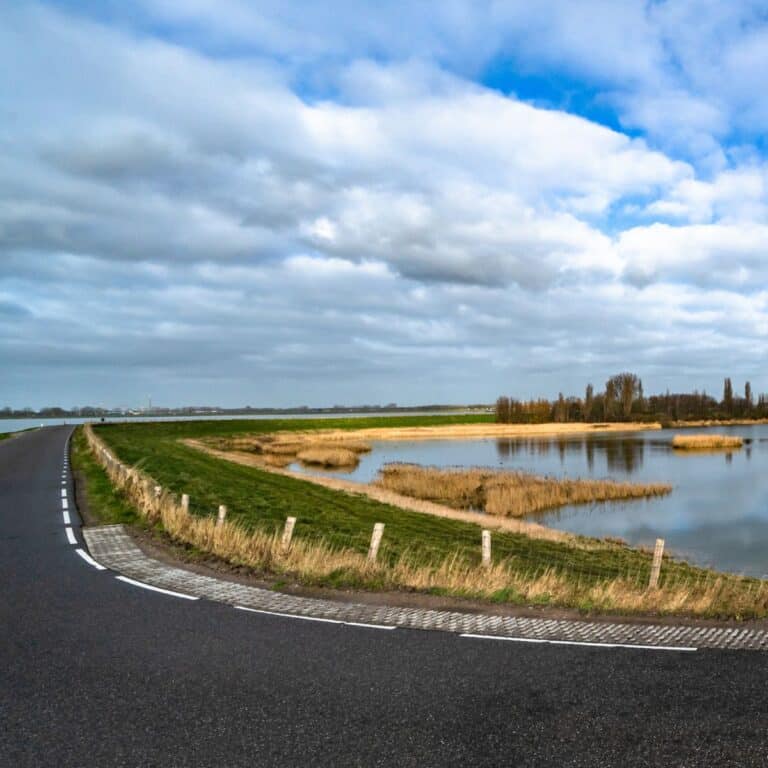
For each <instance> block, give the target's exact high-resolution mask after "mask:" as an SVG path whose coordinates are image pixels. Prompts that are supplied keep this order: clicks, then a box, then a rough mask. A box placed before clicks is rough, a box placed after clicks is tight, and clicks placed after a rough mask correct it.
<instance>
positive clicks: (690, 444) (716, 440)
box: [672, 435, 744, 451]
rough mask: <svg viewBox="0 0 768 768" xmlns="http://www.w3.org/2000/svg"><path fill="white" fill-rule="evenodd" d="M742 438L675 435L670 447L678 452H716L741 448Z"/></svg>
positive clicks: (732, 436)
mask: <svg viewBox="0 0 768 768" xmlns="http://www.w3.org/2000/svg"><path fill="white" fill-rule="evenodd" d="M743 444H744V441H743V440H742V438H740V437H737V436H734V435H675V436H674V437H673V438H672V447H673V448H674V449H675V450H678V451H717V450H733V449H734V448H741V446H742V445H743Z"/></svg>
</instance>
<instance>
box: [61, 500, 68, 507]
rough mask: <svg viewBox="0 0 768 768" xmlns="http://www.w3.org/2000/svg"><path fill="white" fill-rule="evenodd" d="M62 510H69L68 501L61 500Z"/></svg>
mask: <svg viewBox="0 0 768 768" xmlns="http://www.w3.org/2000/svg"><path fill="white" fill-rule="evenodd" d="M61 508H62V509H69V502H68V501H67V500H66V499H62V500H61Z"/></svg>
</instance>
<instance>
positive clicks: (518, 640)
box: [460, 634, 698, 652]
mask: <svg viewBox="0 0 768 768" xmlns="http://www.w3.org/2000/svg"><path fill="white" fill-rule="evenodd" d="M460 637H469V638H473V639H475V640H506V641H507V642H511V643H539V644H541V645H581V646H587V647H589V648H631V649H633V650H640V651H688V652H690V651H697V650H698V648H694V647H692V646H687V645H678V646H674V645H630V644H629V643H587V642H580V641H578V640H540V639H538V638H533V637H504V636H502V635H472V634H462V635H460Z"/></svg>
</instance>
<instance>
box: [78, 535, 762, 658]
mask: <svg viewBox="0 0 768 768" xmlns="http://www.w3.org/2000/svg"><path fill="white" fill-rule="evenodd" d="M83 534H84V536H85V540H86V542H87V544H88V548H89V550H90V552H91V555H92V556H93V558H94V559H95V560H97V561H98V562H99V563H101V564H102V565H105V566H107V567H108V568H111V569H112V570H114V571H117V572H119V573H121V574H122V575H124V576H128V577H129V578H132V579H136V580H137V581H142V582H144V583H146V584H150V585H152V586H154V587H160V588H162V589H170V590H172V591H174V592H183V593H185V594H189V595H196V596H197V597H201V598H207V599H208V600H215V601H218V602H224V603H230V604H232V605H240V606H243V607H246V608H255V609H257V610H262V611H273V612H276V613H289V614H292V615H295V616H311V617H313V618H323V619H334V620H336V621H342V622H357V623H362V624H382V625H385V626H395V627H402V628H407V629H433V630H442V631H446V632H458V633H462V634H473V635H491V636H497V637H510V638H517V639H525V640H551V641H567V642H576V643H601V644H615V645H644V646H655V647H658V646H661V647H694V648H734V649H736V648H738V649H750V650H768V632H766V631H764V630H759V629H739V628H730V627H696V626H693V627H691V626H681V625H654V624H620V623H608V622H590V621H570V620H559V619H536V618H525V617H514V616H488V615H482V614H467V613H459V612H458V611H434V610H425V609H421V608H397V607H392V606H375V605H362V604H358V603H342V602H335V601H332V600H319V599H316V598H307V597H296V596H294V595H285V594H281V593H279V592H271V591H269V590H266V589H260V588H259V587H250V586H246V585H243V584H235V583H232V582H229V581H223V580H221V579H216V578H213V577H211V576H203V575H200V574H196V573H191V572H190V571H186V570H184V569H182V568H175V567H173V566H169V565H165V564H164V563H161V562H160V561H158V560H153V559H152V558H150V557H148V556H147V555H145V554H144V553H143V552H142V551H141V550H140V549H139V548H138V547H137V546H136V544H134V542H133V540H132V539H131V538H130V536H129V535H128V534H127V533H126V531H125V530H124V529H123V526H122V525H110V526H103V527H98V528H85V529H83Z"/></svg>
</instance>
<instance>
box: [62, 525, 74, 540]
mask: <svg viewBox="0 0 768 768" xmlns="http://www.w3.org/2000/svg"><path fill="white" fill-rule="evenodd" d="M64 530H65V531H66V532H67V540H68V541H69V543H70V544H77V539H76V538H75V534H74V533H73V532H72V529H71V528H70V527H69V526H67V527H66V528H65V529H64Z"/></svg>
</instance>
